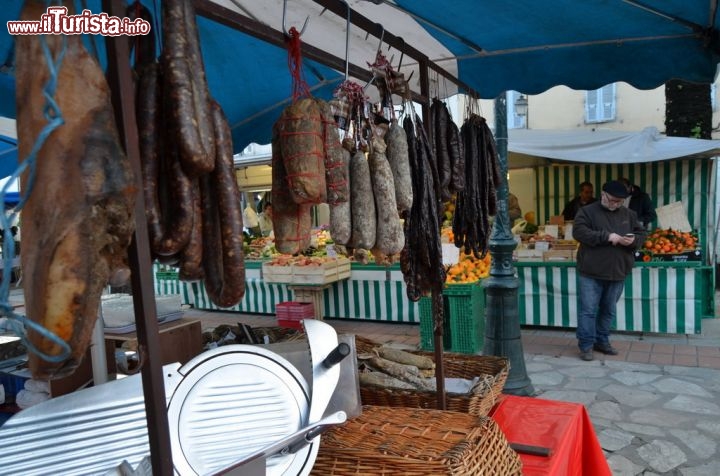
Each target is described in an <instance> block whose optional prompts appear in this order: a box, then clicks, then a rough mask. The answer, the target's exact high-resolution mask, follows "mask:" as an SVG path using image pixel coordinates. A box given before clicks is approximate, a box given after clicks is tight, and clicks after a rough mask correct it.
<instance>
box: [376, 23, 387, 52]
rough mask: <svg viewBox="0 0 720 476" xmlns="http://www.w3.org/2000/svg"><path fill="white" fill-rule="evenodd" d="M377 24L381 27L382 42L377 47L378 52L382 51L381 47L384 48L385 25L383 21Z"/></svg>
mask: <svg viewBox="0 0 720 476" xmlns="http://www.w3.org/2000/svg"><path fill="white" fill-rule="evenodd" d="M376 25H377V26H379V27H380V44H379V45H378V47H377V50H378V53H379V52H380V48H382V44H383V38H385V27H384V26H382V24H381V23H376Z"/></svg>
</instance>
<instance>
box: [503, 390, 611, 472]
mask: <svg viewBox="0 0 720 476" xmlns="http://www.w3.org/2000/svg"><path fill="white" fill-rule="evenodd" d="M491 416H492V417H493V419H494V420H495V421H496V422H497V423H498V425H500V427H501V428H502V430H503V432H504V433H505V436H506V437H507V439H508V441H509V442H510V443H520V444H525V445H532V446H540V447H545V448H550V450H551V454H550V456H534V455H529V454H523V453H520V459H521V460H522V463H523V475H525V476H528V475H531V476H532V475H549V476H563V475H568V476H571V475H577V476H612V473H611V471H610V468H609V467H608V464H607V461H606V460H605V455H604V454H603V451H602V449H601V448H600V444H599V442H598V439H597V436H596V435H595V430H594V429H593V426H592V423H591V422H590V418H589V417H588V414H587V411H586V410H585V407H584V406H583V405H580V404H577V403H569V402H557V401H553V400H543V399H540V398H531V397H515V396H512V395H505V396H503V399H502V400H501V401H500V403H498V405H497V406H496V407H495V409H494V410H493V412H492V414H491Z"/></svg>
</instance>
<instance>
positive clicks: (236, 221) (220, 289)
mask: <svg viewBox="0 0 720 476" xmlns="http://www.w3.org/2000/svg"><path fill="white" fill-rule="evenodd" d="M212 118H213V129H214V130H215V140H216V147H217V159H216V161H215V168H214V170H213V171H212V173H210V174H208V175H204V176H202V177H200V188H201V190H200V194H201V197H202V198H201V200H202V228H203V240H202V241H203V242H202V253H203V256H202V259H203V268H204V270H205V290H206V291H207V294H208V297H209V298H210V300H211V301H212V302H213V303H214V304H215V305H217V306H219V307H231V306H234V305H235V304H237V303H239V302H240V300H241V299H242V297H243V296H244V295H245V257H244V255H243V240H242V237H243V233H242V231H243V230H242V226H243V225H242V210H241V209H240V190H239V189H238V185H237V179H236V178H235V169H234V165H233V148H232V137H231V133H230V126H229V125H228V123H227V119H226V118H225V114H224V113H223V111H222V109H221V108H220V105H218V104H217V103H216V102H214V101H213V102H212Z"/></svg>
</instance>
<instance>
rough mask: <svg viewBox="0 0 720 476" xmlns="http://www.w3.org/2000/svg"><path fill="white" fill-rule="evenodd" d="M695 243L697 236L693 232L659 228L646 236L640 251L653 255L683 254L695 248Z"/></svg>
mask: <svg viewBox="0 0 720 476" xmlns="http://www.w3.org/2000/svg"><path fill="white" fill-rule="evenodd" d="M697 243H698V236H697V233H695V232H687V231H678V230H673V229H672V228H668V229H661V228H659V229H657V230H655V231H653V232H652V233H650V234H649V235H648V237H647V239H646V240H645V243H644V244H643V247H642V251H649V252H652V253H654V254H671V253H683V252H685V251H692V250H694V249H695V248H697ZM646 256H647V255H646Z"/></svg>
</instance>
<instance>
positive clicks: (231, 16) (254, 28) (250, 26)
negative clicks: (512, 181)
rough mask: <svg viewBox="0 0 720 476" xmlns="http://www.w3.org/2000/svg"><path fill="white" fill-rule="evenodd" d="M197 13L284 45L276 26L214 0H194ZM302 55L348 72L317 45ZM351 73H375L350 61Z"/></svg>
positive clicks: (361, 75) (365, 76)
mask: <svg viewBox="0 0 720 476" xmlns="http://www.w3.org/2000/svg"><path fill="white" fill-rule="evenodd" d="M194 5H195V13H197V14H198V15H200V16H203V17H205V18H208V19H210V20H212V21H214V22H217V23H220V24H222V25H225V26H227V27H229V28H232V29H233V30H236V31H239V32H242V33H245V34H247V35H250V36H252V37H254V38H258V39H260V40H262V41H265V42H267V43H270V44H272V45H275V46H279V47H282V48H285V37H284V35H283V34H282V32H281V31H278V30H274V29H273V28H271V27H269V26H267V25H265V24H263V23H260V22H258V21H256V20H253V19H251V18H248V17H246V16H244V15H242V14H240V13H238V12H236V11H234V10H230V9H228V8H225V7H223V6H222V5H218V4H217V3H213V2H212V1H211V0H194ZM339 5H341V6H342V9H343V11H342V14H341V16H342V17H343V18H345V16H346V15H347V9H346V7H345V6H344V4H343V3H339ZM302 55H303V57H305V58H307V59H310V60H313V61H317V62H318V63H322V64H324V65H325V66H328V67H330V68H333V69H335V70H337V71H345V58H339V57H337V56H334V55H331V54H329V53H327V52H326V51H323V50H321V49H319V48H316V47H314V46H312V45H308V44H307V43H303V44H302ZM347 69H348V72H349V74H350V75H352V76H353V77H355V78H358V79H360V80H362V81H365V82H367V81H370V79H371V78H372V72H370V71H369V70H368V68H362V67H360V66H357V65H355V64H353V63H349V64H348V66H347ZM412 99H413V100H415V101H417V102H419V103H423V102H426V101H428V98H427V97H422V96H421V95H418V94H416V93H413V96H412Z"/></svg>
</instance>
